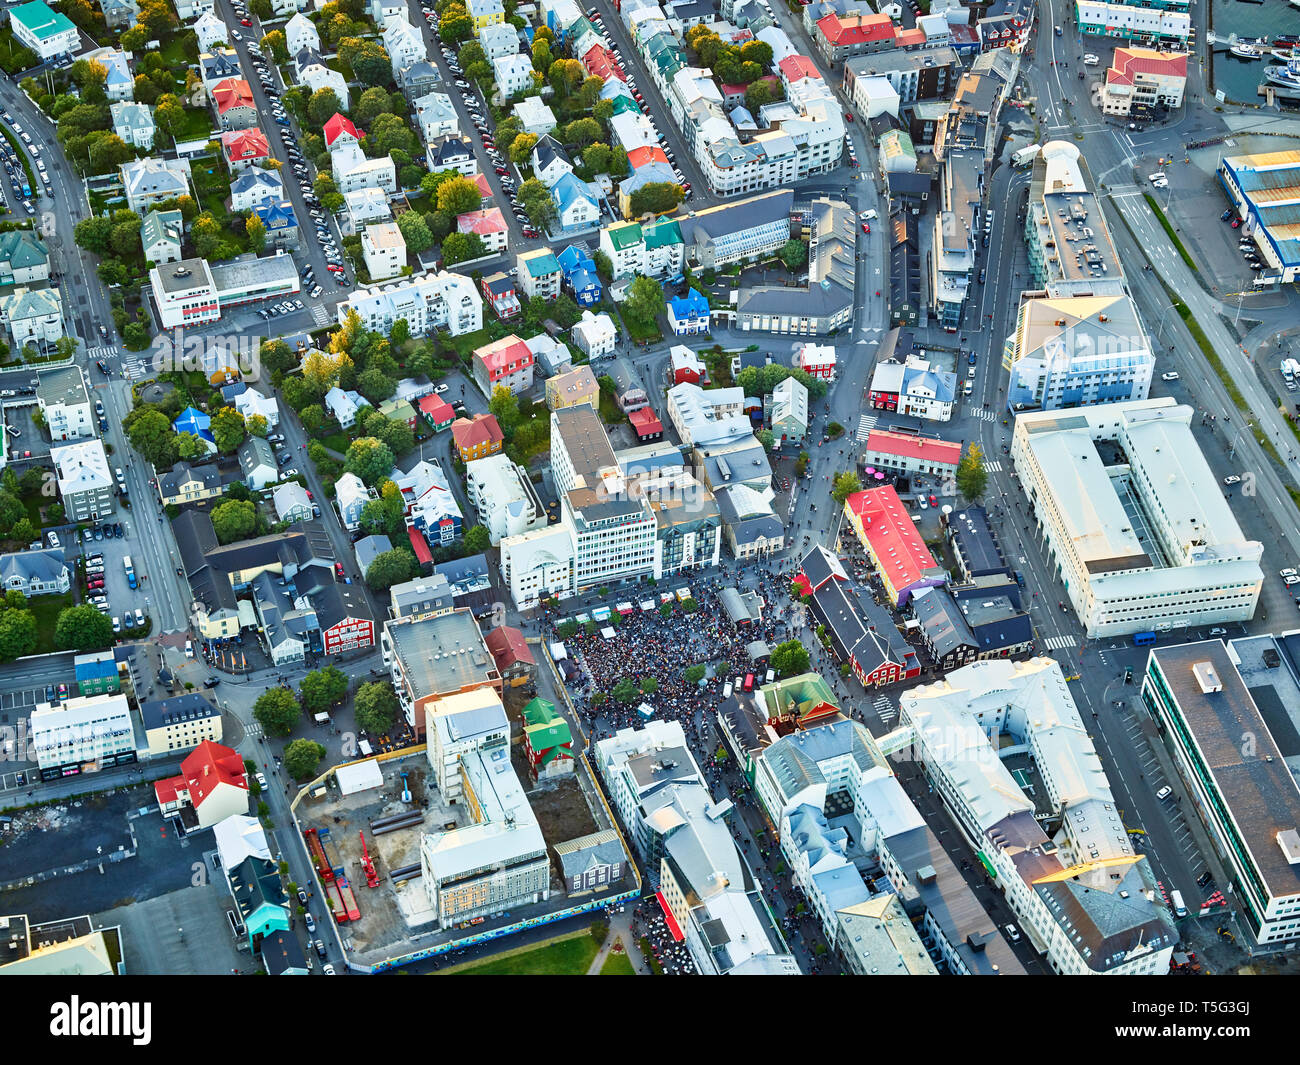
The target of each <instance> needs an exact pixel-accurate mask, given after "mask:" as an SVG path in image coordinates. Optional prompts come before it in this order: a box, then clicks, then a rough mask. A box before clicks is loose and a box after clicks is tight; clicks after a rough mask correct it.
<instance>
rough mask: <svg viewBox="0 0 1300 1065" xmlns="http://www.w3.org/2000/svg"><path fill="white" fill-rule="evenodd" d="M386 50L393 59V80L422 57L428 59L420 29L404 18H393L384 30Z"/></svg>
mask: <svg viewBox="0 0 1300 1065" xmlns="http://www.w3.org/2000/svg"><path fill="white" fill-rule="evenodd" d="M383 39H384V50H385V51H386V52H388V57H389V59H391V60H392V66H393V80H394V81H396V80H397V78H398V76H399V75H400V74H401V72H402V71H403V70H405V69H406V68H407V67H409V66H411V65H412V64H414V63H418V62H419V61H420V60H421V59H428V58H429V53H428V49H426V48H425V46H424V38H423V37H422V36H421V34H420V31H419V30H417V29H416V28H415V27H414V26H412V25H411V24H410V23H409V22H407V21H406V20H405V19H403V18H397V19H393V20H392V21H391V22H389V23H388V27H387V28H386V29H385V30H384V32H383Z"/></svg>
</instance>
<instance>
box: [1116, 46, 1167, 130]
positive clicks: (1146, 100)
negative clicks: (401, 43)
mask: <svg viewBox="0 0 1300 1065" xmlns="http://www.w3.org/2000/svg"><path fill="white" fill-rule="evenodd" d="M1186 88H1187V53H1186V52H1161V51H1156V50H1154V49H1151V48H1116V49H1115V57H1114V59H1112V60H1111V64H1110V66H1109V67H1108V68H1107V70H1106V80H1105V81H1104V82H1102V86H1101V110H1102V114H1106V115H1128V114H1131V113H1132V112H1133V108H1134V105H1137V106H1138V107H1139V108H1156V107H1169V108H1174V107H1181V106H1182V105H1183V92H1184V90H1185V89H1186Z"/></svg>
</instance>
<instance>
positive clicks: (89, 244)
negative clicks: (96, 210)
mask: <svg viewBox="0 0 1300 1065" xmlns="http://www.w3.org/2000/svg"><path fill="white" fill-rule="evenodd" d="M112 237H113V221H112V219H110V218H100V217H98V216H92V217H90V218H83V219H82V220H81V221H80V222H78V223H77V224H76V226H75V227H74V228H73V230H72V239H73V240H74V241H75V242H76V244H77V246H78V247H81V248H85V249H86V250H87V251H89V252H93V253H94V254H95V255H104V254H107V252H108V248H109V241H110V240H111V239H112Z"/></svg>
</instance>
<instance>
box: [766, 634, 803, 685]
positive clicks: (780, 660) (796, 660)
mask: <svg viewBox="0 0 1300 1065" xmlns="http://www.w3.org/2000/svg"><path fill="white" fill-rule="evenodd" d="M770 661H771V664H772V669H774V670H775V671H776V675H777V676H778V677H797V676H798V675H799V674H800V673H807V672H808V649H807V648H806V647H804V645H803V644H801V643H800V642H799V641H798V640H786V641H785V643H781V644H777V646H776V648H775V649H774V650H773V651H772V657H771V659H770Z"/></svg>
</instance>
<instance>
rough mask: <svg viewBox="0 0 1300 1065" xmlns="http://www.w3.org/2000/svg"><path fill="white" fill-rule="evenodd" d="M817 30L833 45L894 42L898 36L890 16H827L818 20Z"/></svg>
mask: <svg viewBox="0 0 1300 1065" xmlns="http://www.w3.org/2000/svg"><path fill="white" fill-rule="evenodd" d="M817 28H818V29H819V30H820V31H821V34H822V36H823V37H825V38H826V39H827V40H828V41H830V42H831V44H837V45H853V44H865V43H866V42H867V41H892V40H893V39H894V37H895V35H896V31H895V29H894V23H893V21H892V20H891V19H890V17H889V16H888V15H862V16H858V15H846V16H845V17H844V18H840V16H839V15H827V16H826V17H825V18H823V19H820V20H818V22H817Z"/></svg>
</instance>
